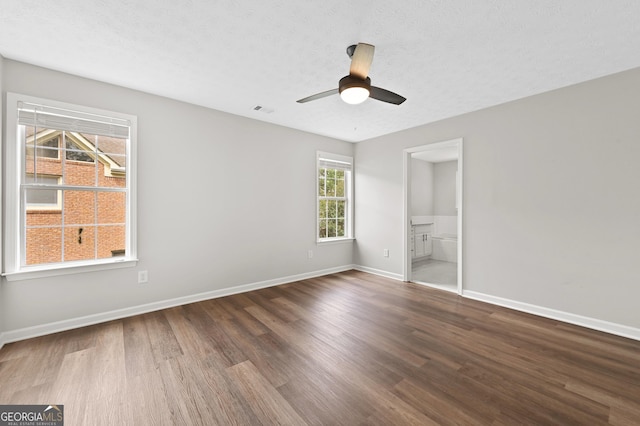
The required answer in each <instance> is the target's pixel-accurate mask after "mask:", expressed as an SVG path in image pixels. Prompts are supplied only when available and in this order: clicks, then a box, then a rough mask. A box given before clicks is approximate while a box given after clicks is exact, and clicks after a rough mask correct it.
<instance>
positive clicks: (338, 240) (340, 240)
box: [316, 237, 355, 245]
mask: <svg viewBox="0 0 640 426" xmlns="http://www.w3.org/2000/svg"><path fill="white" fill-rule="evenodd" d="M353 241H355V238H351V237H350V238H331V239H326V240H316V244H318V245H326V244H342V243H351V242H353Z"/></svg>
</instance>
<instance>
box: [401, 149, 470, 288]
mask: <svg viewBox="0 0 640 426" xmlns="http://www.w3.org/2000/svg"><path fill="white" fill-rule="evenodd" d="M447 147H457V148H458V179H457V182H456V185H457V188H458V191H457V195H456V196H457V201H458V223H457V228H458V248H457V249H458V287H457V293H458V294H460V295H461V294H462V288H463V286H462V282H463V281H462V260H463V259H462V246H463V241H464V239H463V235H462V217H463V204H464V203H463V200H464V197H463V194H464V191H463V182H464V179H463V176H464V167H463V164H464V163H463V158H462V156H463V155H462V154H463V139H462V138H457V139H451V140H446V141H441V142H435V143H431V144H427V145H420V146H415V147H412V148H407V149H405V150H403V151H402V162H403V170H404V176H403V184H402V186H403V225H404V226H403V229H404V235H403V241H404V253H403V268H402V269H403V271H402V280H403V281H405V282H409V281H411V237H410V235H411V197H410V194H411V154H413V153H416V152H423V151H431V150H436V149H441V148H447Z"/></svg>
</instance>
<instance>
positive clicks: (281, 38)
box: [0, 0, 640, 141]
mask: <svg viewBox="0 0 640 426" xmlns="http://www.w3.org/2000/svg"><path fill="white" fill-rule="evenodd" d="M639 18H640V1H637V0H628V1H624V0H616V1H611V0H562V1H558V0H535V1H533V0H500V1H498V0H484V1H478V0H431V1H425V0H405V1H401V2H391V1H387V0H384V1H383V0H366V1H365V0H351V1H344V0H324V1H301V0H280V1H278V0H273V1H257V0H253V1H248V0H245V1H231V0H227V1H225V0H218V1H215V0H191V1H188V0H137V1H131V0H126V1H125V0H58V1H43V0H0V54H1V55H3V56H4V57H6V58H10V59H14V60H18V61H23V62H27V63H31V64H35V65H39V66H43V67H46V68H51V69H54V70H59V71H64V72H68V73H71V74H75V75H79V76H83V77H88V78H92V79H96V80H100V81H105V82H109V83H114V84H117V85H121V86H125V87H130V88H133V89H138V90H142V91H145V92H149V93H154V94H158V95H162V96H167V97H170V98H174V99H179V100H182V101H186V102H190V103H194V104H197V105H203V106H206V107H210V108H214V109H217V110H221V111H226V112H230V113H233V114H238V115H242V116H246V117H251V118H255V119H257V120H263V121H267V122H272V123H276V124H280V125H283V126H287V127H292V128H296V129H301V130H304V131H308V132H312V133H317V134H321V135H326V136H331V137H334V138H338V139H342V140H346V141H361V140H365V139H369V138H372V137H376V136H379V135H383V134H387V133H392V132H396V131H399V130H402V129H406V128H410V127H415V126H418V125H421V124H425V123H429V122H433V121H436V120H439V119H443V118H446V117H451V116H455V115H459V114H462V113H465V112H469V111H474V110H478V109H480V108H484V107H488V106H492V105H496V104H499V103H503V102H506V101H510V100H514V99H519V98H523V97H526V96H529V95H532V94H536V93H541V92H544V91H548V90H552V89H556V88H559V87H563V86H567V85H570V84H574V83H578V82H581V81H586V80H590V79H593V78H597V77H600V76H603V75H607V74H612V73H615V72H618V71H622V70H627V69H631V68H635V67H638V66H640V55H639V54H638V52H640V25H638V21H639ZM358 42H366V43H370V44H373V45H375V46H376V51H375V57H374V60H373V65H372V67H371V71H370V77H371V79H372V83H373V84H374V85H376V86H380V87H383V88H386V89H388V90H391V91H393V92H397V93H399V94H401V95H403V96H405V97H406V98H407V101H406V102H405V103H404V104H402V105H400V106H394V105H389V104H385V103H382V102H378V101H375V100H372V99H368V100H367V101H365V102H364V103H363V104H361V105H347V104H345V103H343V102H342V101H341V100H340V98H339V97H338V96H332V97H329V98H324V99H321V100H317V101H314V102H310V103H307V104H298V103H296V100H297V99H300V98H302V97H305V96H308V95H311V94H314V93H316V92H320V91H324V90H328V89H332V88H335V87H337V84H338V80H339V79H340V77H343V76H344V75H346V74H348V70H349V64H350V62H349V57H348V56H347V55H346V53H345V49H346V47H347V46H348V45H350V44H354V43H358ZM256 105H261V106H263V107H264V109H263V111H271V112H260V111H254V109H253V108H254V107H255V106H256Z"/></svg>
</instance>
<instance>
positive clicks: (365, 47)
mask: <svg viewBox="0 0 640 426" xmlns="http://www.w3.org/2000/svg"><path fill="white" fill-rule="evenodd" d="M375 49H376V48H375V47H374V46H373V45H371V44H367V43H358V45H357V46H356V50H355V52H353V56H352V57H351V68H350V69H349V74H351V75H352V76H355V77H358V78H360V79H362V80H364V79H365V78H367V76H368V75H369V68H371V62H372V61H373V52H374V51H375Z"/></svg>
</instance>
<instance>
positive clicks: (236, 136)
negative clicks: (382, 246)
mask: <svg viewBox="0 0 640 426" xmlns="http://www.w3.org/2000/svg"><path fill="white" fill-rule="evenodd" d="M3 89H4V90H5V91H10V92H17V93H22V94H26V95H32V96H39V97H43V98H49V99H54V100H58V101H62V102H70V103H75V104H82V105H87V106H91V107H96V108H101V109H106V110H113V111H120V112H124V113H129V114H134V115H137V116H138V254H139V258H140V262H139V264H138V267H137V268H127V269H119V270H110V271H102V272H92V273H85V274H74V275H66V276H62V277H52V278H46V279H34V280H28V281H12V282H3V284H2V285H3V293H2V298H3V299H4V300H5V305H4V307H5V309H6V312H5V324H4V327H5V331H9V330H17V329H22V328H24V327H30V326H38V325H42V324H48V323H51V322H54V321H64V320H70V319H74V318H79V317H83V316H87V315H94V314H98V313H102V312H108V311H112V310H118V309H125V308H129V307H134V306H138V305H144V304H148V303H152V302H157V301H163V300H168V299H174V298H179V297H184V296H189V295H194V294H197V293H202V292H209V291H214V290H218V289H226V288H231V287H236V286H239V285H243V284H250V283H256V282H262V281H265V280H270V279H278V278H281V277H288V276H294V275H298V274H305V273H310V272H313V271H320V270H325V269H330V268H336V267H340V266H343V265H350V264H352V252H353V251H352V244H351V243H342V244H331V245H324V246H316V244H315V226H316V213H315V207H316V201H315V187H316V183H315V170H316V168H315V159H316V154H315V153H316V150H322V151H328V152H334V153H337V154H343V155H350V156H351V155H353V149H354V147H353V145H352V144H350V143H347V142H342V141H337V140H334V139H330V138H326V137H321V136H316V135H312V134H308V133H304V132H301V131H296V130H291V129H287V128H284V127H280V126H275V125H272V124H268V123H263V122H260V121H256V120H251V119H247V118H242V117H238V116H234V115H230V114H225V113H221V112H218V111H214V110H210V109H206V108H201V107H197V106H193V105H189V104H185V103H181V102H177V101H173V100H169V99H166V98H162V97H158V96H152V95H148V94H144V93H141V92H136V91H133V90H129V89H126V88H122V87H117V86H113V85H109V84H104V83H99V82H96V81H92V80H87V79H83V78H79V77H75V76H71V75H68V74H63V73H58V72H55V71H51V70H46V69H43V68H39V67H35V66H31V65H26V64H23V63H19V62H15V61H11V60H5V61H4V88H3ZM308 250H314V256H313V258H312V259H308V258H307V251H308ZM139 270H148V271H149V283H148V284H146V285H140V284H137V271H139Z"/></svg>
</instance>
